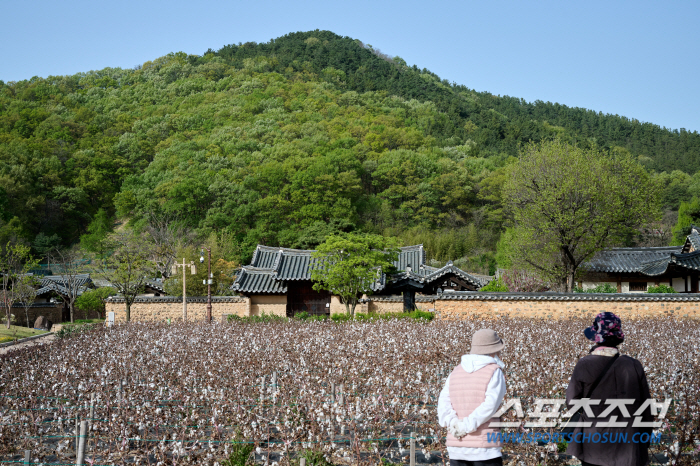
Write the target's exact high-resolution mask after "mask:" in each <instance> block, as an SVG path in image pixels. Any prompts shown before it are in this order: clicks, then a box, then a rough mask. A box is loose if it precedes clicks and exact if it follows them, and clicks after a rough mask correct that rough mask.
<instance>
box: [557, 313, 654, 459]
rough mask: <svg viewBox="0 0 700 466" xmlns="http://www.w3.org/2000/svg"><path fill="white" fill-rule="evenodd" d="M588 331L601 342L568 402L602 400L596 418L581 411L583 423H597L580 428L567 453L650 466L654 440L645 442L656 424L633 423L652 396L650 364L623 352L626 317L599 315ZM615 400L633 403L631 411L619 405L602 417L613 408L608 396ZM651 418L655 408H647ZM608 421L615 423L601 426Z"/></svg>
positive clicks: (581, 366) (579, 368)
mask: <svg viewBox="0 0 700 466" xmlns="http://www.w3.org/2000/svg"><path fill="white" fill-rule="evenodd" d="M584 334H585V336H586V338H588V339H589V340H592V341H594V342H595V346H593V348H592V349H591V351H590V354H589V355H588V356H585V357H583V358H581V359H580V360H579V361H578V363H577V364H576V367H575V368H574V372H573V374H572V375H571V380H570V381H569V387H568V388H567V390H566V403H567V405H568V406H569V407H571V406H572V405H573V403H572V400H580V399H582V398H591V399H592V400H600V404H597V405H595V404H592V405H591V411H592V412H593V414H594V415H595V418H592V419H588V417H590V416H586V414H585V411H584V410H583V409H580V410H579V411H578V412H580V416H581V417H580V419H579V422H581V423H583V422H592V425H591V426H590V427H583V428H582V427H576V428H575V430H574V432H573V437H572V438H573V441H571V442H570V443H569V446H568V448H567V450H566V452H567V453H568V454H570V455H573V456H575V457H576V458H578V459H579V460H580V461H581V464H582V465H583V466H588V465H590V466H595V465H598V466H644V465H646V464H647V463H648V462H649V452H648V449H649V442H648V441H647V442H646V443H641V440H645V439H648V434H649V433H651V428H650V427H633V423H634V418H635V416H634V414H635V413H636V412H637V410H638V409H639V408H640V407H641V405H642V404H643V403H644V402H645V401H646V400H647V399H648V398H650V395H649V385H648V384H647V379H646V375H645V374H644V368H643V367H642V364H641V363H640V362H639V361H637V360H636V359H634V358H631V357H629V356H621V355H620V352H619V350H618V349H617V346H618V345H619V344H620V343H622V342H623V341H624V339H625V335H624V333H622V323H621V321H620V318H619V317H618V316H616V315H615V314H613V313H612V312H602V313H600V314H598V315H597V316H596V318H595V320H594V321H593V325H592V326H591V327H588V328H587V329H585V330H584ZM596 382H597V384H596ZM591 389H592V390H591ZM612 399H628V400H633V401H632V402H631V403H630V404H627V405H626V408H627V410H626V411H627V412H624V411H621V410H620V408H617V407H616V408H615V409H614V410H613V411H612V412H610V413H607V414H606V416H604V417H601V416H600V415H601V413H603V412H605V411H606V409H608V408H609V403H608V402H607V400H612ZM651 420H652V415H651V409H650V408H649V409H645V411H644V414H643V415H642V421H643V422H647V423H648V422H650V421H651ZM605 423H607V424H609V425H608V426H601V424H605ZM623 423H624V424H623ZM622 425H624V426H625V427H622ZM642 433H646V434H647V435H641V434H642ZM596 434H599V435H596ZM604 434H607V435H604ZM635 434H637V435H635ZM640 435H641V438H640ZM596 440H597V441H596ZM604 440H608V441H604Z"/></svg>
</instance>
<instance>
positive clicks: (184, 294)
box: [172, 257, 197, 322]
mask: <svg viewBox="0 0 700 466" xmlns="http://www.w3.org/2000/svg"><path fill="white" fill-rule="evenodd" d="M178 267H182V321H183V322H184V321H186V320H187V277H186V276H185V269H187V267H189V268H190V271H191V272H192V275H195V274H196V273H197V269H196V268H195V266H194V262H192V261H190V263H189V264H187V263H186V262H185V258H184V257H183V258H182V264H173V272H172V273H173V275H175V274H176V273H177V268H178Z"/></svg>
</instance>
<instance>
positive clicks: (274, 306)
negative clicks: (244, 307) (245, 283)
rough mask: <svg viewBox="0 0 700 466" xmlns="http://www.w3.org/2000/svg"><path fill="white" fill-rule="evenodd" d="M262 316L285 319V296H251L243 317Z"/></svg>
mask: <svg viewBox="0 0 700 466" xmlns="http://www.w3.org/2000/svg"><path fill="white" fill-rule="evenodd" d="M246 299H247V298H246ZM263 314H267V315H276V316H281V317H285V316H286V315H287V295H256V296H251V297H250V309H249V311H248V313H247V314H245V315H248V316H261V315H263Z"/></svg>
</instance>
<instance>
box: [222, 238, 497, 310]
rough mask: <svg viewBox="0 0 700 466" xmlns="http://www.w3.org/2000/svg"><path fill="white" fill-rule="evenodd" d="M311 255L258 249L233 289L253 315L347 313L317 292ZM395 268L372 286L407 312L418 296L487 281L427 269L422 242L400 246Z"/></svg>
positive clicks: (450, 266) (449, 267) (468, 288)
mask: <svg viewBox="0 0 700 466" xmlns="http://www.w3.org/2000/svg"><path fill="white" fill-rule="evenodd" d="M313 253H314V251H312V250H300V249H286V248H278V247H270V246H262V245H258V247H257V248H256V249H255V252H254V253H253V259H252V261H251V263H250V265H247V266H243V268H242V269H241V272H240V273H239V274H238V276H237V277H236V281H235V282H234V283H233V285H232V287H231V289H232V290H234V291H236V292H238V293H240V294H242V295H245V296H248V297H249V298H250V302H251V315H260V314H262V313H263V312H266V313H275V314H281V312H280V311H281V310H282V308H284V311H285V312H284V314H285V315H287V316H293V315H295V314H296V313H298V312H308V313H309V314H312V315H329V314H331V313H337V312H344V306H343V305H342V304H341V301H340V299H339V298H338V297H337V296H332V295H331V294H330V293H329V292H328V291H316V290H314V289H313V282H312V281H311V266H312V262H313V261H314V259H313V258H312V254H313ZM394 267H395V268H396V273H393V274H391V275H387V274H385V273H381V274H380V275H379V276H378V277H377V280H376V281H375V282H374V284H373V285H372V287H371V288H372V291H373V293H374V294H379V295H398V294H403V298H404V309H405V310H413V309H414V308H415V295H416V293H421V294H427V295H434V294H439V293H442V292H443V291H476V290H478V289H479V288H481V287H482V286H484V285H485V284H486V283H487V281H486V280H484V279H483V278H480V277H476V276H474V275H472V274H469V273H467V272H464V271H463V270H460V269H459V268H457V267H455V266H454V265H453V264H452V263H451V262H448V264H447V265H445V266H444V267H441V268H435V267H431V266H429V265H427V264H426V258H425V250H424V249H423V245H422V244H419V245H416V246H407V247H403V248H401V249H400V252H399V255H398V260H396V261H395V262H394Z"/></svg>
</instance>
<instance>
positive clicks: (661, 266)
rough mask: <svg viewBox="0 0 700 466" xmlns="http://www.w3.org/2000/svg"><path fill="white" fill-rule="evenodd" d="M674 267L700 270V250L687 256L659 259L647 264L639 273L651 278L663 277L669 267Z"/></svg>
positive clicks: (672, 255) (680, 255)
mask: <svg viewBox="0 0 700 466" xmlns="http://www.w3.org/2000/svg"><path fill="white" fill-rule="evenodd" d="M672 266H677V267H680V268H684V269H693V270H700V250H697V251H694V252H689V253H687V254H671V255H670V256H669V257H667V258H665V259H659V260H657V261H654V262H650V263H648V264H645V265H644V266H643V267H641V268H640V269H639V272H640V273H643V274H645V275H650V276H655V275H663V274H664V273H666V272H667V271H668V269H669V267H672Z"/></svg>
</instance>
